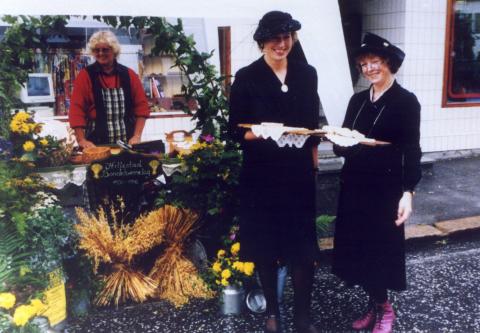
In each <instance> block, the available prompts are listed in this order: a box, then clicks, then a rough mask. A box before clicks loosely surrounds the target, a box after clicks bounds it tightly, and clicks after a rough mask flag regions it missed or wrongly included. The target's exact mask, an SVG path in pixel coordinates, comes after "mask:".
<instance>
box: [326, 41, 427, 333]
mask: <svg viewBox="0 0 480 333" xmlns="http://www.w3.org/2000/svg"><path fill="white" fill-rule="evenodd" d="M354 56H355V60H356V63H357V65H358V68H359V71H360V72H361V73H362V74H363V76H364V77H365V78H366V79H367V80H368V81H369V82H370V83H371V85H370V88H369V89H367V90H365V91H362V92H360V93H357V94H355V95H353V96H352V98H351V99H350V102H349V104H348V108H347V112H346V115H345V120H344V123H343V127H346V128H349V129H351V130H357V131H359V132H360V133H362V134H364V135H365V136H366V137H368V138H374V139H377V140H382V141H387V142H389V143H390V144H389V145H385V146H365V145H359V144H357V145H354V146H351V147H340V146H338V145H334V151H335V153H336V154H337V155H339V156H343V157H345V164H344V166H343V169H342V173H341V191H340V197H339V204H338V212H337V219H336V226H335V241H334V260H333V272H334V273H335V274H336V275H337V276H339V277H340V278H341V279H343V280H344V281H346V283H347V284H348V285H360V286H361V287H362V288H363V289H364V290H365V292H366V293H367V294H368V297H369V300H368V309H367V311H366V313H365V314H364V315H363V316H362V317H361V318H360V319H358V320H356V321H355V322H354V323H353V325H352V326H353V328H354V329H357V330H362V329H367V328H373V332H375V333H383V332H391V331H392V326H393V322H394V320H395V313H394V311H393V308H392V305H391V304H390V303H389V301H388V294H387V291H388V290H389V289H390V290H397V291H401V290H404V289H406V276H405V248H404V237H405V235H404V223H405V221H406V220H407V219H408V217H409V216H410V214H411V213H412V199H413V194H414V189H415V186H416V185H417V183H418V182H419V181H420V178H421V169H420V157H421V150H420V144H419V140H420V104H419V103H418V101H417V98H416V97H415V95H414V94H413V93H411V92H409V91H407V90H406V89H404V88H403V87H401V86H400V85H399V84H398V83H397V81H396V80H395V76H394V74H395V73H396V72H397V71H398V69H399V67H400V66H401V64H402V62H403V59H404V57H405V53H403V51H402V50H401V49H399V48H398V47H396V46H395V45H393V44H391V43H390V42H389V41H387V40H385V39H383V38H381V37H379V36H377V35H374V34H367V35H366V36H365V37H364V39H363V43H362V45H361V47H360V48H359V49H358V50H357V51H356V52H355V55H354Z"/></svg>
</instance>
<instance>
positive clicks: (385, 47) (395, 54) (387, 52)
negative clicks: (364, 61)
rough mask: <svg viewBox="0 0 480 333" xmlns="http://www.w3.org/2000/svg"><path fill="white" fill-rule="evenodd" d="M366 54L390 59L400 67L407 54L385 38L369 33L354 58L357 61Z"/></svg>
mask: <svg viewBox="0 0 480 333" xmlns="http://www.w3.org/2000/svg"><path fill="white" fill-rule="evenodd" d="M366 54H375V55H379V56H383V57H387V58H390V59H392V60H394V61H395V62H397V63H398V66H400V65H401V64H402V62H403V59H405V52H403V51H402V50H401V49H400V48H398V47H397V46H395V45H393V44H392V43H390V42H389V41H388V40H386V39H385V38H382V37H380V36H378V35H375V34H372V33H370V32H367V34H366V35H365V37H363V42H362V45H361V46H360V47H359V48H358V49H356V50H355V52H354V53H353V57H354V58H355V59H356V58H358V57H359V56H362V55H366Z"/></svg>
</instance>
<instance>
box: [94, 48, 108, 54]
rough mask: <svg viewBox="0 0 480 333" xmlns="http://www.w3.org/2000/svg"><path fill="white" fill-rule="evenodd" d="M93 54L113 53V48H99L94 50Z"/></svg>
mask: <svg viewBox="0 0 480 333" xmlns="http://www.w3.org/2000/svg"><path fill="white" fill-rule="evenodd" d="M92 51H93V53H100V52H102V53H110V52H111V51H112V48H111V47H97V48H94V49H92Z"/></svg>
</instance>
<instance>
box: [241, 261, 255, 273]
mask: <svg viewBox="0 0 480 333" xmlns="http://www.w3.org/2000/svg"><path fill="white" fill-rule="evenodd" d="M254 269H255V265H254V263H253V262H245V263H243V272H244V273H245V274H246V275H248V276H251V275H252V274H253V271H254Z"/></svg>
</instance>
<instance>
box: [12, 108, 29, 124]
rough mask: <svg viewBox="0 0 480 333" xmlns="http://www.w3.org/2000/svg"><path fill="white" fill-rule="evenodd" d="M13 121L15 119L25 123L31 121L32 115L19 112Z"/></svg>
mask: <svg viewBox="0 0 480 333" xmlns="http://www.w3.org/2000/svg"><path fill="white" fill-rule="evenodd" d="M13 119H15V120H16V121H20V122H25V121H27V120H28V119H30V115H29V114H28V113H26V112H25V111H20V112H17V113H16V114H15V116H13Z"/></svg>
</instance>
